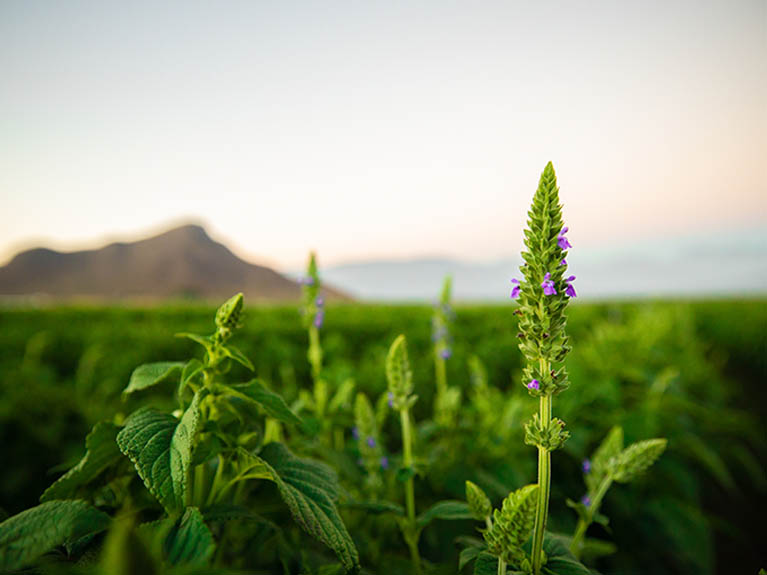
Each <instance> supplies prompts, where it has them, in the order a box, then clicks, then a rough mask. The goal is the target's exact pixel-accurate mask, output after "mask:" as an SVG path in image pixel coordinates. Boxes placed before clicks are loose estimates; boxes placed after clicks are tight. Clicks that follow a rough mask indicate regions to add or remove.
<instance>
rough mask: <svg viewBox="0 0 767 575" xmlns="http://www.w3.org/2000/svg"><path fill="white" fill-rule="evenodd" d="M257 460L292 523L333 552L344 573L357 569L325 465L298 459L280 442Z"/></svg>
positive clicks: (331, 476) (334, 483)
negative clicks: (270, 473)
mask: <svg viewBox="0 0 767 575" xmlns="http://www.w3.org/2000/svg"><path fill="white" fill-rule="evenodd" d="M260 456H261V458H262V459H263V460H264V461H266V462H267V463H269V465H270V466H271V467H272V469H273V471H274V473H273V480H274V482H275V483H276V484H277V488H278V489H279V491H280V495H281V496H282V499H283V501H285V503H286V504H287V506H288V508H289V509H290V512H291V514H292V515H293V518H294V519H295V520H296V522H297V523H298V524H299V525H300V526H301V527H302V528H303V529H304V530H305V531H306V532H307V533H309V534H310V535H312V536H313V537H316V538H317V539H319V540H320V541H322V542H323V543H324V544H325V545H327V546H328V547H330V548H331V549H332V550H333V551H335V553H336V555H337V556H338V559H339V560H340V561H341V564H342V565H343V566H344V568H345V569H346V570H347V571H356V570H358V569H359V556H358V554H357V548H356V547H355V546H354V542H353V541H352V538H351V537H350V536H349V532H348V531H347V530H346V527H345V526H344V523H343V521H342V520H341V516H340V515H339V514H338V510H337V509H336V505H335V501H336V499H337V494H338V480H337V478H336V476H335V473H334V472H333V471H332V470H331V469H330V468H329V467H327V466H326V465H324V464H322V463H319V462H317V461H312V460H309V459H299V458H298V457H296V456H295V455H293V454H292V453H291V452H290V451H289V450H288V449H287V448H286V447H285V446H284V445H282V444H281V443H270V444H268V445H267V446H266V447H264V449H263V450H262V451H261V454H260Z"/></svg>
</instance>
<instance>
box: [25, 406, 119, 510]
mask: <svg viewBox="0 0 767 575" xmlns="http://www.w3.org/2000/svg"><path fill="white" fill-rule="evenodd" d="M119 429H120V428H119V427H117V426H116V425H115V424H113V423H109V422H107V421H102V422H100V423H97V424H96V425H95V427H94V428H93V430H92V431H91V432H90V433H89V434H88V436H87V437H86V438H85V449H86V451H85V455H84V456H83V458H82V459H81V460H80V461H79V463H78V464H77V465H75V466H74V467H73V468H72V469H70V470H69V471H67V472H66V473H65V474H64V475H62V476H61V477H59V479H58V480H56V482H55V483H54V484H53V485H51V486H50V487H49V488H48V489H46V490H45V492H44V493H43V494H42V496H40V501H41V502H45V501H52V500H54V499H69V498H74V497H76V496H77V494H78V491H79V490H80V488H82V487H85V486H87V485H88V484H89V483H90V482H92V481H93V480H95V479H96V478H97V477H98V476H99V475H101V474H102V472H103V471H104V470H106V469H108V468H109V467H111V466H112V465H114V464H115V463H117V462H118V461H119V460H120V458H121V457H122V454H121V453H120V449H119V448H118V447H117V443H116V442H115V440H116V438H117V432H118V431H119Z"/></svg>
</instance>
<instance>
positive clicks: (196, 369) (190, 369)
mask: <svg viewBox="0 0 767 575" xmlns="http://www.w3.org/2000/svg"><path fill="white" fill-rule="evenodd" d="M203 369H205V366H204V365H203V363H202V362H201V361H200V360H199V359H190V360H189V361H188V362H187V364H186V365H185V366H184V370H183V371H182V372H181V381H180V382H179V384H178V396H179V397H181V394H182V393H184V389H186V386H187V385H188V384H189V382H190V381H192V379H193V378H194V377H195V376H196V375H197V374H198V373H200V372H201V371H202V370H203Z"/></svg>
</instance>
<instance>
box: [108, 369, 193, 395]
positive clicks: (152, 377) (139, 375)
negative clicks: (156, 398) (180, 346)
mask: <svg viewBox="0 0 767 575" xmlns="http://www.w3.org/2000/svg"><path fill="white" fill-rule="evenodd" d="M184 367H185V364H184V363H183V362H179V361H159V362H157V363H147V364H144V365H140V366H138V367H137V368H136V369H135V370H133V373H132V374H131V376H130V381H129V382H128V387H126V388H125V391H123V394H124V395H130V394H131V393H133V392H135V391H141V390H142V389H146V388H148V387H152V386H155V385H158V384H160V383H164V382H166V381H174V380H176V378H178V375H179V374H180V373H181V370H182V369H184Z"/></svg>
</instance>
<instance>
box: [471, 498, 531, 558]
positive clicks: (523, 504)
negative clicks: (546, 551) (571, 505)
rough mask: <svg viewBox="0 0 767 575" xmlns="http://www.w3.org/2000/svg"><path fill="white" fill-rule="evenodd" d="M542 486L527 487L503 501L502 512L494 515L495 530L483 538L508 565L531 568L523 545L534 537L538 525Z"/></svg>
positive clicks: (499, 511)
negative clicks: (537, 509) (535, 522)
mask: <svg viewBox="0 0 767 575" xmlns="http://www.w3.org/2000/svg"><path fill="white" fill-rule="evenodd" d="M537 497H538V485H525V486H524V487H521V488H520V489H517V490H516V491H512V492H511V493H509V495H508V496H507V497H506V498H505V499H504V500H503V504H502V507H501V509H500V510H498V509H496V510H495V511H494V512H493V526H492V527H490V528H489V529H487V530H486V531H484V533H483V535H484V537H485V541H486V542H487V546H488V549H489V550H490V551H491V552H492V553H493V554H494V555H495V556H496V557H499V558H501V559H503V560H504V561H505V562H507V563H511V564H512V565H515V566H517V567H520V568H522V567H523V566H527V565H528V564H527V554H526V553H525V552H524V551H523V550H522V544H523V543H524V542H525V541H527V539H528V538H529V537H530V533H531V532H532V530H533V522H534V521H535V505H536V501H537Z"/></svg>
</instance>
